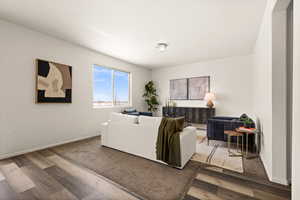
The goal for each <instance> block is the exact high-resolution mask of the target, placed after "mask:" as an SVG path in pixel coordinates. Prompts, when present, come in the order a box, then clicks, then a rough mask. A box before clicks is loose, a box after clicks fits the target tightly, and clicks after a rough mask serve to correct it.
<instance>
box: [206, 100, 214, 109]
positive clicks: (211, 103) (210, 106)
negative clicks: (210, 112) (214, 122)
mask: <svg viewBox="0 0 300 200" xmlns="http://www.w3.org/2000/svg"><path fill="white" fill-rule="evenodd" d="M206 106H207V107H209V108H213V107H214V103H213V102H212V100H209V101H208V102H207V104H206Z"/></svg>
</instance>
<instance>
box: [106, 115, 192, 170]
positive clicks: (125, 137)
mask: <svg viewBox="0 0 300 200" xmlns="http://www.w3.org/2000/svg"><path fill="white" fill-rule="evenodd" d="M161 119H162V118H161V117H147V116H139V117H137V116H130V115H124V114H120V113H112V114H111V117H110V120H109V121H108V122H106V123H103V124H102V133H101V144H102V145H103V146H106V147H110V148H114V149H117V150H120V151H124V152H127V153H130V154H134V155H137V156H141V157H144V158H147V159H150V160H153V161H157V162H161V163H163V162H162V161H159V160H156V139H157V134H158V128H159V125H160V122H161ZM180 148H181V149H180V150H181V169H182V168H183V167H184V166H185V164H186V163H187V162H188V161H189V160H190V158H191V157H192V156H193V154H194V153H195V152H196V128H194V127H186V128H184V129H183V131H182V132H181V134H180ZM165 164H166V163H165Z"/></svg>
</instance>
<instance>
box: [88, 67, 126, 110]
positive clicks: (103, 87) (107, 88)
mask: <svg viewBox="0 0 300 200" xmlns="http://www.w3.org/2000/svg"><path fill="white" fill-rule="evenodd" d="M93 76H94V83H93V86H94V91H93V92H94V96H93V104H94V106H96V107H97V106H98V107H99V106H100V107H102V106H129V105H130V73H128V72H123V71H119V70H115V69H111V68H106V67H101V66H98V65H94V74H93Z"/></svg>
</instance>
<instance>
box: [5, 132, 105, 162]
mask: <svg viewBox="0 0 300 200" xmlns="http://www.w3.org/2000/svg"><path fill="white" fill-rule="evenodd" d="M99 135H100V134H99V133H97V134H95V135H89V136H83V137H79V138H75V139H70V140H65V141H63V142H57V143H54V144H50V145H46V146H40V147H35V148H32V149H26V150H22V151H18V152H12V153H6V154H2V155H0V160H3V159H6V158H11V157H14V156H19V155H22V154H26V153H31V152H34V151H40V150H43V149H48V148H51V147H56V146H59V145H63V144H68V143H71V142H77V141H80V140H84V139H88V138H92V137H96V136H99Z"/></svg>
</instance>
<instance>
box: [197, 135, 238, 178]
mask: <svg viewBox="0 0 300 200" xmlns="http://www.w3.org/2000/svg"><path fill="white" fill-rule="evenodd" d="M196 151H197V153H196V154H195V155H194V156H193V157H192V160H193V161H197V162H201V163H206V164H209V165H213V166H217V167H221V168H223V169H228V170H232V171H235V172H239V173H243V172H244V167H243V158H242V157H230V156H229V154H228V151H227V147H226V146H225V145H224V142H219V141H209V145H207V138H206V131H205V130H197V149H196Z"/></svg>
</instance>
